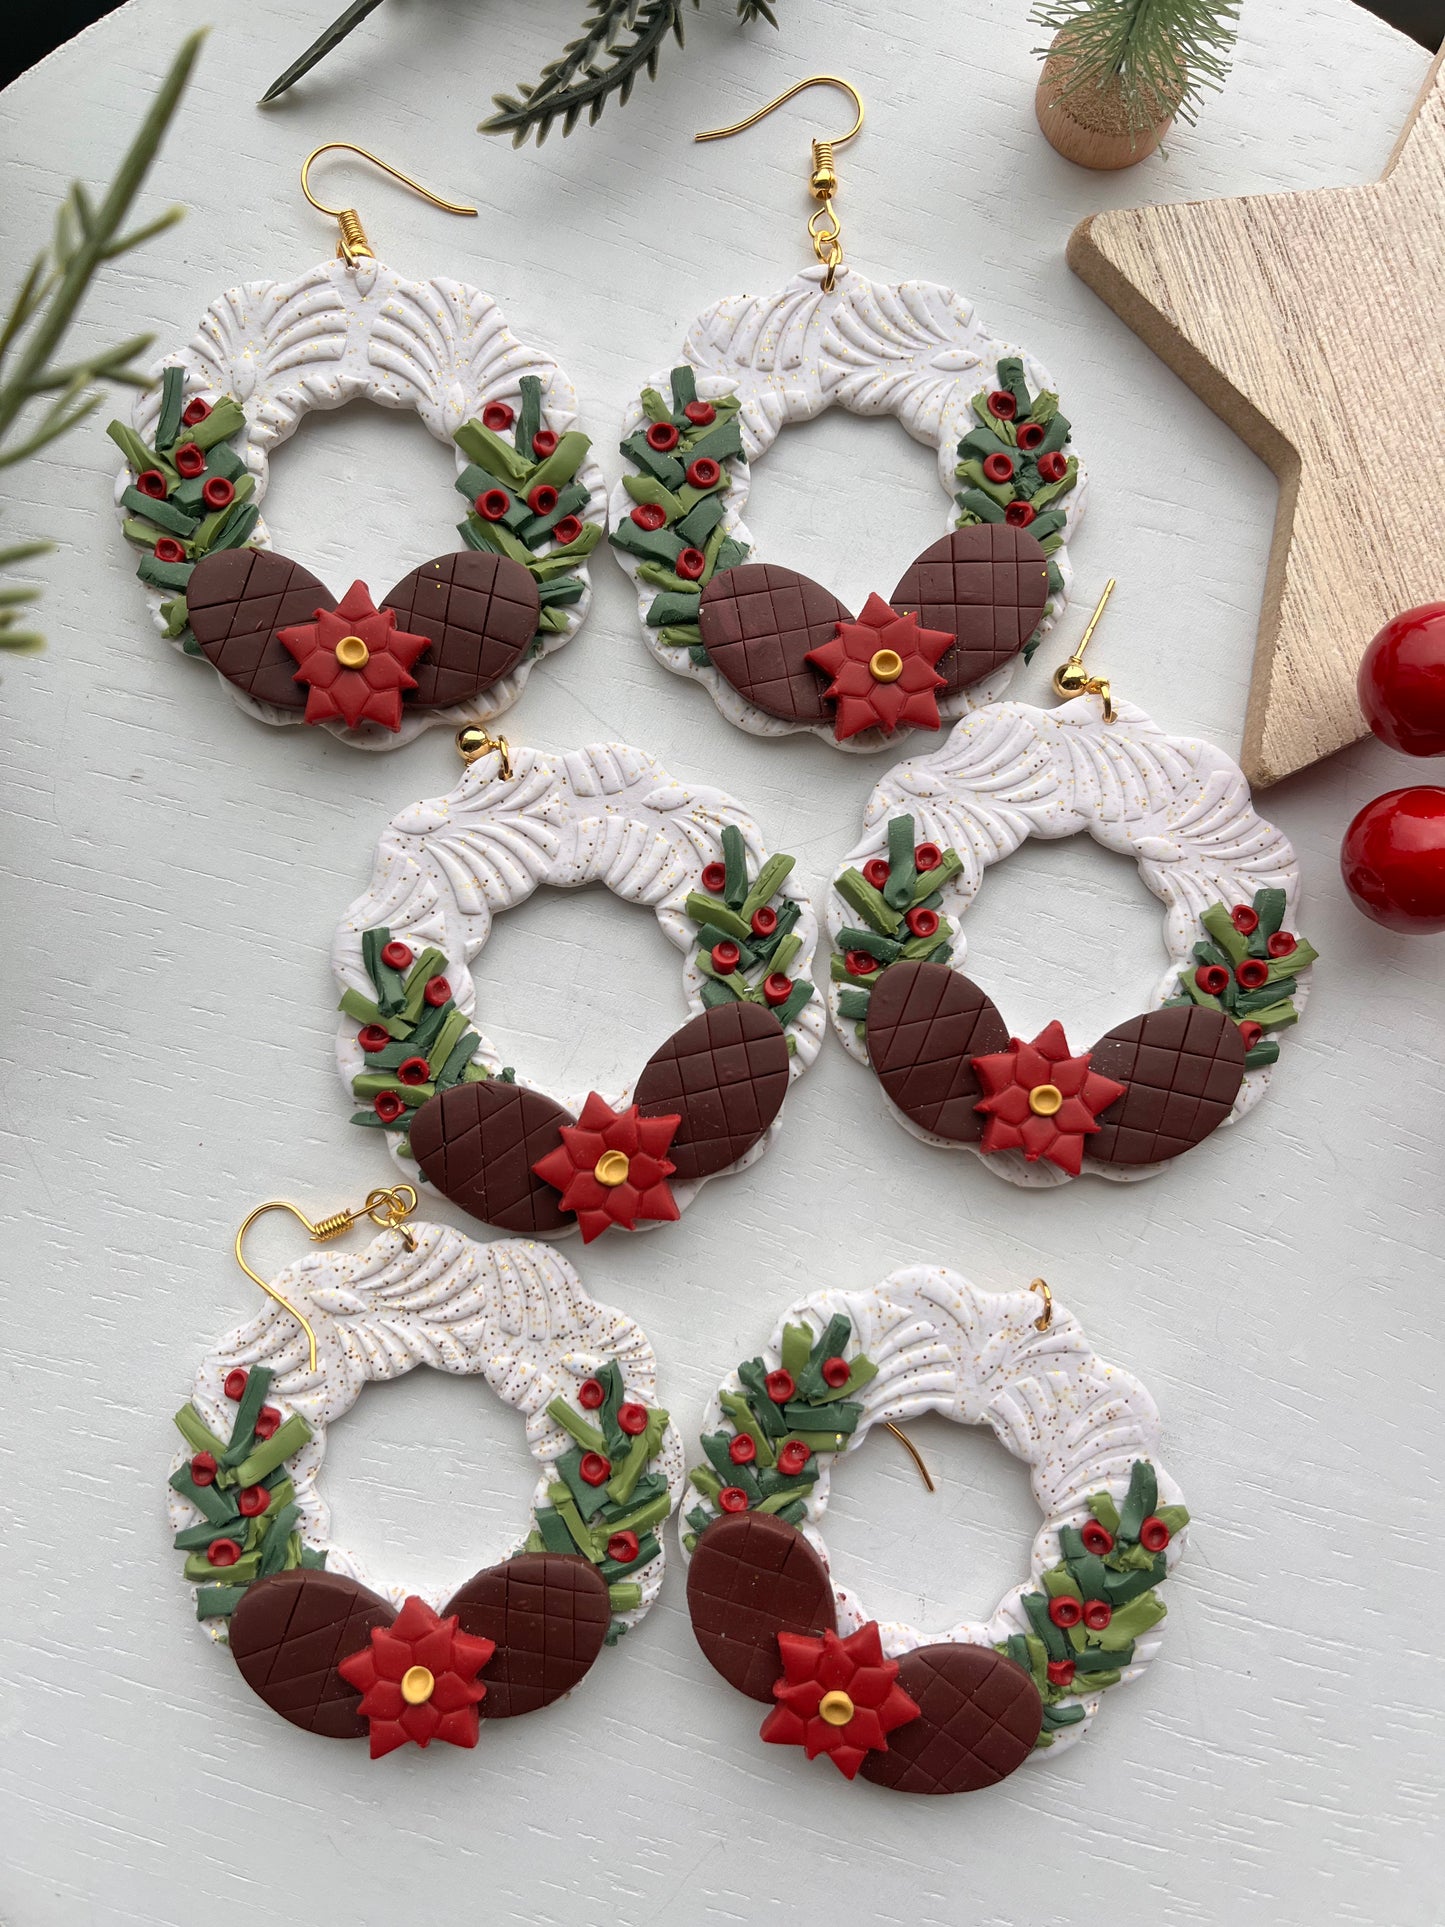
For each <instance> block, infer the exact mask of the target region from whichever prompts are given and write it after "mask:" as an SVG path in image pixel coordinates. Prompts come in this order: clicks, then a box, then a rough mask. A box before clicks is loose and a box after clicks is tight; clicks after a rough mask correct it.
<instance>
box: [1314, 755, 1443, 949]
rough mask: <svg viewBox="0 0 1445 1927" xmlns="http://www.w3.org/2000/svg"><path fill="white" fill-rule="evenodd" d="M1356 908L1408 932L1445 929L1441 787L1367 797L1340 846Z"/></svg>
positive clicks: (1422, 933)
mask: <svg viewBox="0 0 1445 1927" xmlns="http://www.w3.org/2000/svg"><path fill="white" fill-rule="evenodd" d="M1340 869H1341V871H1342V872H1343V875H1344V879H1345V888H1346V889H1347V890H1348V891H1349V893H1350V895H1351V896H1352V897H1353V898H1354V900H1355V904H1356V906H1357V908H1359V909H1360V910H1362V911H1363V912H1364V913H1365V915H1366V916H1367V917H1370V918H1373V920H1374V921H1375V922H1376V923H1382V924H1383V925H1384V926H1385V928H1386V929H1387V930H1399V931H1402V932H1404V933H1405V934H1406V935H1408V936H1425V935H1435V934H1437V933H1438V932H1440V931H1442V930H1445V790H1442V789H1426V788H1420V789H1409V790H1390V791H1389V792H1388V793H1387V794H1386V795H1384V796H1377V797H1376V798H1375V800H1374V802H1373V803H1367V804H1366V805H1365V807H1364V808H1363V809H1362V810H1361V811H1360V813H1359V815H1358V816H1357V817H1356V818H1355V820H1354V822H1353V823H1351V825H1350V827H1349V828H1348V829H1347V830H1346V831H1345V840H1344V844H1343V846H1342V848H1341V850H1340Z"/></svg>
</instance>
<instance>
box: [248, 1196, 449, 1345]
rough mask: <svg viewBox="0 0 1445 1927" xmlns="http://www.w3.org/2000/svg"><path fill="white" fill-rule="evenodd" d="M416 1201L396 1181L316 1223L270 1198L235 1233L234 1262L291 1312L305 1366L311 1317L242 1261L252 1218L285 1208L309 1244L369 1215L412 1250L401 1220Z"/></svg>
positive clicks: (281, 1200) (322, 1241)
mask: <svg viewBox="0 0 1445 1927" xmlns="http://www.w3.org/2000/svg"><path fill="white" fill-rule="evenodd" d="M416 1205H417V1195H416V1192H415V1190H414V1189H413V1188H412V1186H411V1185H409V1184H397V1185H393V1186H390V1187H389V1188H386V1189H382V1190H377V1191H372V1192H370V1193H369V1194H368V1196H367V1200H366V1203H365V1204H363V1205H361V1206H360V1207H359V1208H358V1209H357V1210H355V1211H334V1212H332V1214H331V1216H330V1217H329V1218H323V1219H322V1220H321V1222H320V1223H319V1224H313V1223H312V1222H311V1220H310V1219H309V1218H308V1217H307V1215H306V1213H305V1212H304V1211H302V1210H301V1209H300V1208H299V1207H298V1206H296V1205H294V1204H289V1203H288V1202H287V1201H286V1199H285V1198H272V1199H271V1200H270V1201H269V1202H268V1203H266V1204H258V1205H257V1206H256V1209H255V1210H254V1211H253V1212H252V1213H251V1215H250V1216H249V1217H248V1218H247V1219H246V1221H245V1223H244V1224H243V1225H242V1226H241V1228H240V1230H239V1231H238V1232H237V1233H236V1263H237V1264H238V1265H239V1266H240V1267H241V1269H242V1271H244V1272H245V1274H246V1276H247V1277H248V1278H249V1279H250V1280H251V1282H252V1284H253V1285H259V1286H260V1287H261V1289H262V1291H264V1292H265V1294H266V1296H267V1297H268V1298H273V1299H275V1301H276V1303H277V1304H278V1305H280V1306H281V1308H282V1309H283V1311H288V1312H290V1314H291V1316H292V1317H293V1318H294V1319H295V1320H296V1323H297V1324H298V1325H299V1326H300V1327H301V1329H302V1331H304V1332H305V1334H306V1341H307V1345H308V1347H309V1351H308V1360H307V1362H308V1368H309V1369H310V1370H311V1371H313V1372H314V1371H315V1370H316V1333H315V1331H314V1330H313V1329H312V1326H311V1321H310V1319H308V1318H307V1317H306V1316H305V1315H304V1314H303V1313H302V1312H299V1311H298V1310H297V1309H296V1307H295V1305H293V1304H292V1303H291V1300H290V1299H289V1298H283V1297H282V1295H281V1293H280V1292H279V1291H277V1289H276V1287H275V1286H274V1285H273V1284H270V1283H268V1281H267V1280H266V1279H265V1278H263V1277H262V1276H261V1274H260V1272H259V1271H252V1269H251V1267H250V1266H249V1265H248V1264H247V1263H246V1254H245V1251H244V1249H243V1246H244V1244H245V1240H246V1233H247V1232H248V1231H249V1230H250V1229H251V1226H252V1225H253V1224H254V1223H255V1222H256V1220H257V1218H264V1217H265V1215H266V1213H267V1212H268V1211H289V1212H290V1214H291V1216H292V1217H293V1218H294V1219H295V1220H296V1222H297V1223H298V1224H299V1225H302V1226H304V1228H305V1229H306V1231H307V1232H308V1233H309V1235H310V1237H311V1241H312V1243H313V1244H326V1243H327V1242H328V1241H329V1240H330V1239H332V1238H338V1237H340V1235H341V1233H342V1232H343V1231H345V1230H346V1229H347V1228H348V1227H349V1226H351V1225H353V1224H355V1223H356V1221H357V1219H358V1218H370V1219H371V1221H372V1223H373V1224H375V1225H379V1226H380V1227H381V1229H382V1230H383V1231H400V1233H401V1237H402V1242H403V1243H404V1244H405V1245H406V1248H407V1250H408V1251H415V1250H416V1239H415V1238H414V1237H413V1236H412V1234H411V1232H410V1231H408V1230H407V1229H406V1228H405V1226H404V1224H403V1223H402V1220H403V1219H404V1218H407V1217H409V1216H410V1214H411V1213H412V1212H413V1211H415V1210H416Z"/></svg>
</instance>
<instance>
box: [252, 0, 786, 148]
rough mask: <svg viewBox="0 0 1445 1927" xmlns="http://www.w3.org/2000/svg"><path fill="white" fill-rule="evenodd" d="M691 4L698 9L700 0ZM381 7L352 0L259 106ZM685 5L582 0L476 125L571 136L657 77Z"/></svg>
mask: <svg viewBox="0 0 1445 1927" xmlns="http://www.w3.org/2000/svg"><path fill="white" fill-rule="evenodd" d="M692 4H693V5H694V6H695V7H696V6H698V5H699V4H700V0H692ZM380 5H381V0H352V3H351V5H350V6H349V7H346V8H345V9H343V11H342V12H341V13H339V14H338V15H337V16H336V18H335V19H334V20H333V21H332V22H331V23H330V25H329V26H327V27H324V28H323V29H322V31H321V32H320V33H319V34H318V35H317V36H316V38H315V39H314V40H313V41H312V42H311V45H310V46H309V47H308V48H307V49H306V51H305V52H304V53H302V54H300V55H298V56H297V58H296V59H295V60H293V61H292V62H291V65H290V66H289V67H288V68H286V70H285V72H284V73H282V74H279V75H278V76H277V77H276V79H275V80H273V81H272V82H271V85H270V86H269V87H268V88H267V89H266V91H265V93H264V94H262V96H261V102H260V104H261V105H262V106H263V107H264V106H265V105H266V104H267V103H268V102H270V101H273V100H277V99H279V98H280V96H281V95H282V94H284V93H286V92H287V91H288V90H289V89H290V88H292V87H294V86H295V85H296V82H297V81H298V80H300V79H301V78H302V77H303V76H304V75H306V74H309V73H310V71H311V69H312V68H313V67H315V66H317V65H318V64H319V62H321V61H323V60H324V59H325V58H326V56H327V54H329V53H331V52H332V51H333V50H334V49H335V48H337V47H339V46H340V45H341V42H342V41H343V40H345V38H346V36H347V35H348V34H349V33H350V32H351V31H352V30H353V28H355V27H359V26H360V24H361V22H362V21H363V20H365V18H366V17H367V15H368V14H369V13H374V12H375V10H376V9H377V7H379V6H380ZM684 6H685V0H588V4H587V16H586V19H585V20H584V23H583V27H582V31H581V33H579V34H578V36H577V38H576V39H575V40H569V41H568V42H567V44H566V46H565V47H564V48H563V49H562V51H561V53H560V54H558V56H557V58H556V59H555V60H549V61H548V62H547V64H546V66H544V67H543V69H542V72H541V75H540V77H539V78H538V79H537V81H536V82H535V83H533V84H532V85H526V84H523V85H521V86H519V87H518V89H517V92H516V93H515V94H494V95H493V97H492V98H493V100H494V102H495V104H496V107H497V110H498V111H497V112H496V113H495V114H493V115H492V117H491V118H490V119H489V120H484V121H483V122H482V123H481V127H480V130H479V131H480V132H482V133H484V134H500V133H509V134H511V135H512V139H513V145H514V146H521V144H522V143H523V142H524V141H525V140H526V139H527V138H528V137H529V136H530V135H532V134H535V135H536V137H537V144H538V146H540V145H541V144H542V142H543V141H544V140H545V139H546V137H547V134H548V132H549V131H550V129H551V127H552V124H553V122H554V121H556V120H558V119H560V120H561V122H562V132H563V133H564V134H570V133H571V132H572V129H573V128H574V127H575V126H576V125H577V122H578V121H579V120H580V119H581V117H582V115H583V114H584V113H585V114H586V115H587V119H588V123H589V125H590V124H591V123H592V122H594V121H596V120H597V119H598V118H599V116H600V115H601V113H602V110H603V108H604V107H605V106H606V105H607V102H608V101H609V100H610V99H611V98H612V97H613V96H614V95H615V96H616V97H617V99H618V101H619V103H620V104H623V105H625V104H626V102H627V99H628V97H629V96H630V94H631V93H632V89H633V88H634V86H635V85H636V84H637V79H638V76H639V75H640V74H644V73H645V74H646V75H647V78H648V79H649V80H655V79H656V78H657V66H658V60H659V58H660V57H661V54H662V49H663V47H664V45H665V44H666V42H667V38H668V36H669V34H670V35H672V37H673V38H674V39H675V40H676V41H677V44H678V45H679V46H681V45H682V44H683V24H682V23H683V9H684ZM737 10H738V18H739V19H740V20H741V21H742V22H743V24H744V25H745V26H751V25H752V23H753V22H754V21H755V20H759V19H762V20H766V21H767V23H768V25H769V26H770V27H776V26H777V24H778V22H777V18H776V16H775V15H774V13H773V9H772V5H771V0H737Z"/></svg>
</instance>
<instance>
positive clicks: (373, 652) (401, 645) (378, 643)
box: [276, 582, 431, 729]
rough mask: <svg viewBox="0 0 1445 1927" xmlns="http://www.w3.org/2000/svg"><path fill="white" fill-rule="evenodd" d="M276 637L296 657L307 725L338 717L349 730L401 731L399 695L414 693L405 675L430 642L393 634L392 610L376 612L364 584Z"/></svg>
mask: <svg viewBox="0 0 1445 1927" xmlns="http://www.w3.org/2000/svg"><path fill="white" fill-rule="evenodd" d="M276 635H277V637H278V639H279V640H280V642H281V643H282V644H283V646H284V647H285V648H287V649H289V650H290V652H291V654H292V655H293V656H294V657H295V658H296V661H297V664H298V667H297V670H296V680H297V682H299V683H304V684H305V685H306V720H307V722H308V723H324V722H325V721H326V720H327V718H328V717H331V716H340V717H342V718H343V719H344V720H345V723H346V726H347V728H348V729H355V728H356V726H357V724H358V723H380V724H381V725H382V727H383V728H384V729H400V728H401V698H402V691H403V690H406V689H415V688H416V677H415V676H412V675H409V674H408V673H407V672H408V670H409V669H410V668H411V666H412V664H413V663H414V662H415V661H416V659H417V657H418V656H419V655H420V654H421V653H422V651H423V650H424V649H429V648H430V647H431V637H430V636H414V635H411V634H409V633H408V632H407V631H406V630H405V629H398V628H397V626H396V611H395V610H394V609H378V608H376V607H375V605H374V604H373V603H372V600H371V591H370V590H369V589H368V588H367V586H366V584H365V583H364V582H353V583H352V585H351V587H350V588H349V589H348V590H347V591H346V594H345V595H344V596H343V597H342V598H341V600H340V602H338V603H337V605H336V607H335V608H334V609H318V610H317V611H316V620H315V621H314V622H302V623H298V624H296V626H295V627H294V628H290V629H278V630H277V631H276Z"/></svg>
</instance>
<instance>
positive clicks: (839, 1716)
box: [818, 1688, 854, 1726]
mask: <svg viewBox="0 0 1445 1927" xmlns="http://www.w3.org/2000/svg"><path fill="white" fill-rule="evenodd" d="M853 1711H854V1708H853V1702H852V1700H850V1699H849V1697H848V1695H847V1694H846V1693H844V1692H841V1691H839V1690H838V1689H836V1688H835V1689H834V1691H833V1692H831V1693H825V1694H824V1695H823V1697H822V1699H820V1700H819V1701H818V1717H819V1719H823V1720H826V1721H827V1722H828V1724H829V1726H846V1725H847V1724H848V1722H849V1720H851V1719H852V1717H853Z"/></svg>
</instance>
